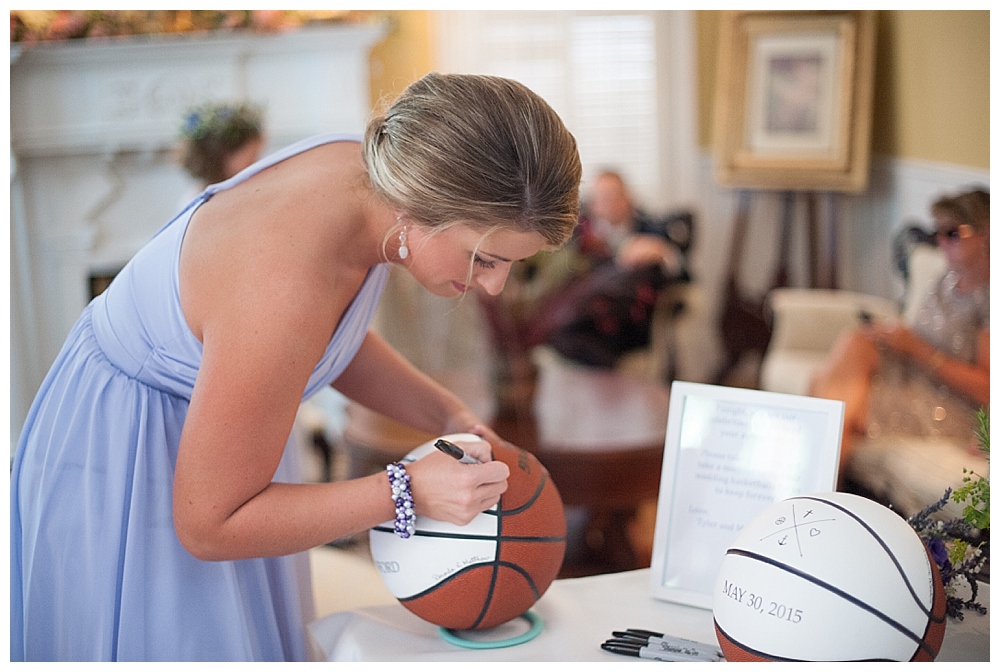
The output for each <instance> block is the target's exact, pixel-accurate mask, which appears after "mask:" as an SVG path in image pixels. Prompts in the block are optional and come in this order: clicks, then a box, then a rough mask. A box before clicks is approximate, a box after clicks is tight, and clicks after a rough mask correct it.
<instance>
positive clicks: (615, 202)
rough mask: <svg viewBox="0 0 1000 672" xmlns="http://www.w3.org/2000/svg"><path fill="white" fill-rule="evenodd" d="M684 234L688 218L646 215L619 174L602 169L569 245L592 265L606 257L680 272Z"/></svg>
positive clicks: (630, 264) (623, 263)
mask: <svg viewBox="0 0 1000 672" xmlns="http://www.w3.org/2000/svg"><path fill="white" fill-rule="evenodd" d="M690 236H691V230H690V223H689V222H688V223H687V226H685V222H681V221H675V220H674V219H671V218H667V219H664V220H657V219H655V218H653V217H651V216H650V215H648V214H647V213H646V212H644V211H643V210H641V209H640V208H638V207H636V205H635V202H634V200H633V198H632V194H631V192H630V191H629V188H628V186H627V185H626V184H625V179H624V178H623V177H622V176H621V174H620V173H618V172H615V171H612V170H603V171H601V172H600V173H598V174H597V176H596V177H595V178H594V182H593V184H592V185H591V188H590V193H589V194H588V198H587V200H586V202H585V203H584V210H583V213H582V215H581V217H580V225H579V226H578V227H577V232H576V234H575V235H574V246H575V248H576V250H577V252H579V253H580V254H581V255H583V256H584V257H585V258H587V259H589V260H590V261H591V262H592V264H593V265H598V264H601V263H604V262H606V261H609V260H612V259H613V260H614V261H615V262H616V263H618V264H619V265H620V266H623V267H626V268H636V267H638V266H643V265H646V264H650V263H657V264H659V265H660V266H661V267H662V268H663V270H664V272H665V273H667V274H670V275H679V274H682V273H686V269H685V268H684V252H686V251H687V248H688V246H689V245H690Z"/></svg>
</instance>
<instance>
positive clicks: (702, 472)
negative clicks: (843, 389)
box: [650, 381, 844, 609]
mask: <svg viewBox="0 0 1000 672" xmlns="http://www.w3.org/2000/svg"><path fill="white" fill-rule="evenodd" d="M843 423H844V404H843V402H840V401H831V400H828V399H815V398H812V397H801V396H797V395H791V394H779V393H777V392H761V391H758V390H747V389H740V388H731V387H720V386H718V385H704V384H701V383H686V382H680V381H675V382H674V383H673V385H672V386H671V389H670V412H669V415H668V416H667V437H666V442H665V444H664V454H663V470H662V472H661V475H660V491H659V499H658V502H657V509H656V531H655V534H654V538H653V557H652V564H651V569H650V592H651V594H652V596H653V597H655V598H659V599H664V600H669V601H671V602H679V603H682V604H688V605H693V606H696V607H703V608H706V609H710V608H711V607H712V599H713V595H712V591H713V589H714V586H715V576H716V574H717V573H718V571H719V566H720V564H721V563H722V558H723V556H724V555H725V552H726V549H727V548H728V547H729V545H730V544H731V543H732V542H733V540H734V539H735V538H736V536H737V535H738V534H739V532H740V530H742V529H743V527H745V526H746V525H747V524H748V523H749V522H750V521H751V520H753V518H754V517H756V516H757V515H758V514H759V513H761V512H763V511H764V510H765V509H767V508H768V507H770V506H771V505H772V504H775V503H777V502H779V501H781V500H783V499H787V498H789V497H792V496H794V495H801V494H808V493H814V492H830V491H832V490H834V489H835V487H836V483H837V468H838V464H839V461H840V439H841V431H842V428H843Z"/></svg>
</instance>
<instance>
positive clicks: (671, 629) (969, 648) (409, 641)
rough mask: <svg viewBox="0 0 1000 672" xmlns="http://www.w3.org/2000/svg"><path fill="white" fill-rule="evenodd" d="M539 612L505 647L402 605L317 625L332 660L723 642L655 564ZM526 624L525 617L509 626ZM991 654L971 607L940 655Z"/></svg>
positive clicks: (587, 656)
mask: <svg viewBox="0 0 1000 672" xmlns="http://www.w3.org/2000/svg"><path fill="white" fill-rule="evenodd" d="M989 596H990V591H989V586H988V585H981V586H980V591H979V598H980V603H981V604H983V606H985V607H987V609H988V608H989ZM531 610H532V611H533V612H534V613H536V614H537V615H538V616H540V617H541V618H542V619H543V622H544V629H543V630H542V632H541V634H540V635H538V637H536V638H535V639H533V640H531V641H530V642H526V643H524V644H520V645H517V646H511V647H507V648H500V649H488V650H477V649H466V648H461V647H458V646H455V645H453V644H449V643H448V642H446V641H444V640H443V639H442V638H441V636H440V634H439V632H438V628H437V626H435V625H433V624H431V623H428V622H426V621H424V620H422V619H420V618H418V617H417V616H414V615H413V614H412V613H410V612H409V611H407V610H406V609H405V608H404V607H403V606H402V605H399V604H391V605H382V606H377V607H367V608H363V609H358V610H355V611H341V612H336V613H333V614H330V615H329V616H327V617H325V618H322V619H320V620H317V621H314V622H313V623H312V624H310V626H309V630H310V633H311V634H312V636H313V638H314V640H315V642H316V644H317V645H318V647H319V648H320V649H321V650H322V652H323V656H324V657H325V658H326V659H327V660H330V661H392V660H407V661H442V662H448V661H490V662H494V661H599V662H625V661H630V660H636V661H638V659H634V658H628V657H625V656H620V655H616V654H613V653H609V652H607V651H604V650H602V649H601V648H600V645H601V643H602V642H604V641H605V640H607V639H609V638H610V637H611V633H612V631H614V630H625V629H626V628H642V629H646V630H654V631H658V632H664V633H667V634H669V635H673V636H676V637H684V638H686V639H693V640H696V641H700V642H706V643H710V644H715V645H717V642H716V639H715V634H714V629H713V626H712V612H711V611H710V610H707V609H698V608H695V607H687V606H684V605H680V604H674V603H671V602H664V601H662V600H656V599H653V598H652V597H650V596H649V570H648V569H639V570H635V571H632V572H622V573H619V574H602V575H599V576H590V577H586V578H581V579H561V580H559V581H554V582H553V583H552V585H551V586H550V587H549V589H548V591H546V593H545V594H544V595H543V596H542V598H541V599H540V600H539V601H538V602H537V603H536V604H535V606H533V607H532V609H531ZM521 623H523V619H517V622H516V623H514V624H511V626H509V627H511V629H512V630H513V629H514V628H515V626H517V627H519V626H520V624H521ZM501 627H504V626H501ZM522 629H526V628H522ZM989 656H990V616H989V613H987V614H986V615H985V616H980V615H979V614H976V613H973V612H969V611H966V612H965V619H964V620H963V621H957V620H954V619H949V620H948V625H947V626H946V629H945V637H944V643H943V645H942V647H941V652H940V654H939V655H938V660H939V661H957V660H978V661H988V660H989V659H990V657H989Z"/></svg>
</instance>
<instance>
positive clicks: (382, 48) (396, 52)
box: [369, 10, 435, 109]
mask: <svg viewBox="0 0 1000 672" xmlns="http://www.w3.org/2000/svg"><path fill="white" fill-rule="evenodd" d="M385 14H386V20H387V22H388V28H389V32H388V34H387V35H386V37H385V39H384V40H382V42H381V43H379V44H377V45H376V46H375V48H374V49H372V53H371V57H370V58H369V64H370V66H371V74H370V87H371V88H370V92H371V101H372V105H373V106H374V107H375V109H381V105H382V103H385V104H388V103H390V102H392V100H393V99H394V98H395V97H396V96H397V95H399V94H400V93H401V92H402V91H403V89H405V88H406V87H407V86H408V85H409V84H411V83H412V82H415V81H416V80H418V79H420V78H421V77H423V76H424V75H426V74H427V73H428V72H430V71H431V70H432V69H433V68H434V62H435V61H434V58H435V56H434V49H433V42H434V35H433V32H432V31H433V26H432V25H431V13H430V12H429V11H426V10H419V11H418V10H412V11H389V12H386V13H385Z"/></svg>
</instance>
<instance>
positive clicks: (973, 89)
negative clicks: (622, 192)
mask: <svg viewBox="0 0 1000 672" xmlns="http://www.w3.org/2000/svg"><path fill="white" fill-rule="evenodd" d="M696 25H697V39H698V104H699V112H698V140H699V143H700V145H701V146H702V147H703V148H708V147H710V146H711V144H712V118H713V112H712V110H713V105H714V101H715V95H714V86H715V67H716V60H717V58H716V51H717V49H718V34H719V26H720V22H719V12H717V11H706V10H702V11H699V12H698V13H697V19H696ZM877 31H878V36H877V38H876V39H877V44H876V55H875V58H876V63H875V98H874V109H873V126H872V150H873V152H874V153H876V154H884V155H888V156H892V157H896V158H902V159H924V160H929V161H939V162H943V163H952V164H956V165H961V166H969V167H973V168H989V166H990V63H989V60H990V13H989V12H988V11H910V10H907V11H899V10H894V11H880V12H879V17H878V27H877Z"/></svg>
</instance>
